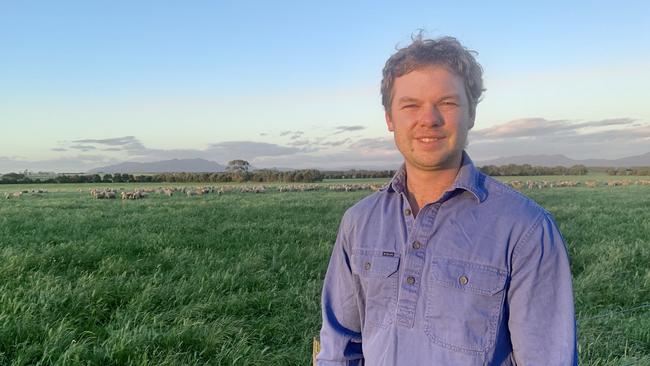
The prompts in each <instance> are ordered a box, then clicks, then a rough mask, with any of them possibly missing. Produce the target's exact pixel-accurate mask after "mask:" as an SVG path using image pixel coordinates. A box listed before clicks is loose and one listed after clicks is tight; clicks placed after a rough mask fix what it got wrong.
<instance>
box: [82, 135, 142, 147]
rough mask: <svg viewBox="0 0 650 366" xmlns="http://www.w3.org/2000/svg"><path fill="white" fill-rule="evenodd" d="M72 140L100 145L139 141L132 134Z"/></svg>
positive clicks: (126, 143)
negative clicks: (108, 137)
mask: <svg viewBox="0 0 650 366" xmlns="http://www.w3.org/2000/svg"><path fill="white" fill-rule="evenodd" d="M72 142H75V143H80V144H100V145H111V146H119V145H129V144H133V143H140V141H139V140H138V139H136V138H135V137H134V136H124V137H115V138H110V139H83V140H73V141H72Z"/></svg>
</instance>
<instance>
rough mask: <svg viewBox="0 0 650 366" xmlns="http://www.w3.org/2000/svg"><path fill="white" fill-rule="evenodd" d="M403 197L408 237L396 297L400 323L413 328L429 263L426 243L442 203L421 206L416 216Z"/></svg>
mask: <svg viewBox="0 0 650 366" xmlns="http://www.w3.org/2000/svg"><path fill="white" fill-rule="evenodd" d="M401 197H402V212H403V213H404V218H405V221H406V225H407V228H408V230H407V239H406V243H405V247H404V248H402V252H403V256H402V261H401V265H402V271H400V272H401V277H400V286H399V293H398V299H397V309H396V317H397V319H396V320H397V324H398V325H400V326H403V327H407V328H412V327H413V325H414V324H415V313H416V306H417V302H418V299H419V297H420V294H421V293H422V291H421V288H420V283H421V282H422V275H423V271H424V268H425V263H426V250H427V243H428V241H429V238H430V237H431V234H432V232H431V231H432V230H433V224H434V222H435V219H436V216H437V214H438V210H439V208H440V203H439V202H436V203H430V204H427V205H425V206H424V207H422V208H421V209H420V212H419V213H418V215H417V217H413V214H412V212H413V210H412V209H411V207H410V205H409V203H408V199H406V196H405V195H404V194H401Z"/></svg>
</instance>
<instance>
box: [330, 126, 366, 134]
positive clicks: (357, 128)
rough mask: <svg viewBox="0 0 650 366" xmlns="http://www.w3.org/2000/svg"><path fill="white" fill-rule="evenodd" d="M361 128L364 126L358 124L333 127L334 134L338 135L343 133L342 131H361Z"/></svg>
mask: <svg viewBox="0 0 650 366" xmlns="http://www.w3.org/2000/svg"><path fill="white" fill-rule="evenodd" d="M363 129H365V127H364V126H359V125H354V126H337V127H335V128H334V130H335V132H334V134H335V135H338V134H340V133H343V132H352V131H361V130H363Z"/></svg>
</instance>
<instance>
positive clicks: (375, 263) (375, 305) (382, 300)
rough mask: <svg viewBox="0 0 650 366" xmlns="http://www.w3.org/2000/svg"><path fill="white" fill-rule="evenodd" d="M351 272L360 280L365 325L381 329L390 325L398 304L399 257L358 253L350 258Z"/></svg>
mask: <svg viewBox="0 0 650 366" xmlns="http://www.w3.org/2000/svg"><path fill="white" fill-rule="evenodd" d="M350 266H351V268H352V273H354V274H355V275H357V276H358V277H359V281H360V283H361V287H362V289H363V294H362V296H361V298H362V302H363V304H360V306H361V308H362V309H364V310H365V311H364V314H362V315H363V319H362V321H363V324H364V326H371V327H372V326H374V327H380V328H384V327H387V326H388V325H390V324H392V322H393V316H391V314H393V313H394V312H395V307H396V305H397V282H398V277H399V276H398V273H397V272H398V269H399V256H397V255H396V254H394V253H392V252H391V253H390V255H387V254H386V253H383V252H374V251H373V252H370V251H361V252H358V253H356V254H355V253H354V252H353V253H352V254H351V255H350Z"/></svg>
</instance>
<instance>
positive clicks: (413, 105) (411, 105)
mask: <svg viewBox="0 0 650 366" xmlns="http://www.w3.org/2000/svg"><path fill="white" fill-rule="evenodd" d="M413 108H417V105H415V104H407V105H405V106H403V107H402V109H413Z"/></svg>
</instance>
